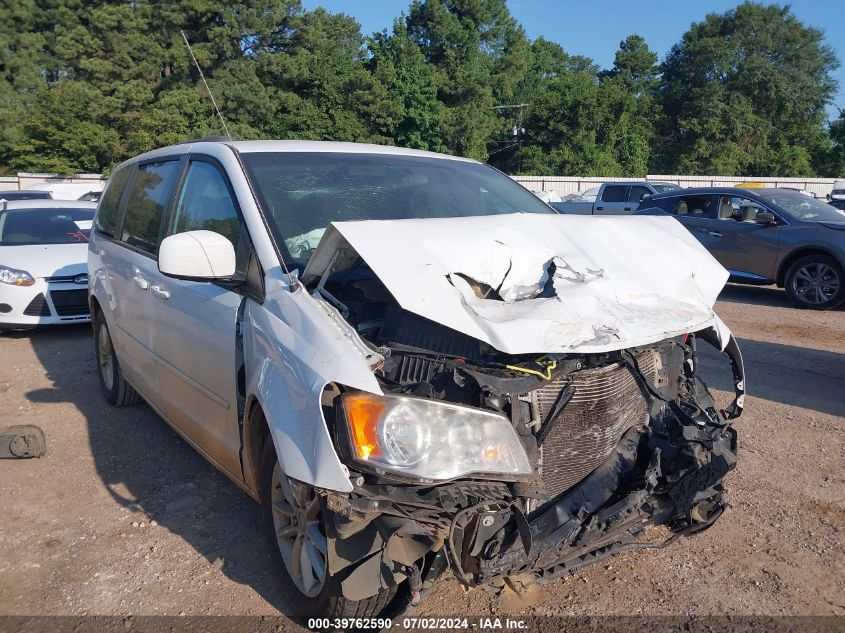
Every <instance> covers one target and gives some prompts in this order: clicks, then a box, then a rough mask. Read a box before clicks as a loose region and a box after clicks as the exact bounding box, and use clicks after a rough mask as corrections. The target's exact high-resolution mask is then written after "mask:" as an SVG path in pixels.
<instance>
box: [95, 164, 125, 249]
mask: <svg viewBox="0 0 845 633" xmlns="http://www.w3.org/2000/svg"><path fill="white" fill-rule="evenodd" d="M128 178H129V167H124V168H123V169H119V170H118V171H116V172H115V173H113V174H112V176H111V178H109V182H108V184H107V185H106V191H105V193H104V194H103V197H102V198H101V199H100V204H99V206H98V207H97V215H96V216H95V218H94V228H95V229H96V230H97V231H99V232H100V233H105V234H106V235H109V236H112V237H114V232H115V229H116V227H117V212H118V207H119V206H120V200H121V198H123V190H124V189H125V188H126V180H127V179H128Z"/></svg>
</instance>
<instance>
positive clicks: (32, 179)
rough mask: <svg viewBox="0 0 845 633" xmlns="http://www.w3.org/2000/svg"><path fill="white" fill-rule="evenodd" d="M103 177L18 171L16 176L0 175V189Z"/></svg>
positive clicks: (97, 175) (7, 189)
mask: <svg viewBox="0 0 845 633" xmlns="http://www.w3.org/2000/svg"><path fill="white" fill-rule="evenodd" d="M102 179H103V177H102V176H101V175H100V174H76V175H75V176H57V175H56V174H28V173H24V172H22V173H19V174H18V175H17V176H0V191H9V190H12V191H15V190H18V189H26V188H27V187H30V186H32V185H43V184H45V183H51V184H54V183H85V182H92V181H93V182H99V181H101V180H102Z"/></svg>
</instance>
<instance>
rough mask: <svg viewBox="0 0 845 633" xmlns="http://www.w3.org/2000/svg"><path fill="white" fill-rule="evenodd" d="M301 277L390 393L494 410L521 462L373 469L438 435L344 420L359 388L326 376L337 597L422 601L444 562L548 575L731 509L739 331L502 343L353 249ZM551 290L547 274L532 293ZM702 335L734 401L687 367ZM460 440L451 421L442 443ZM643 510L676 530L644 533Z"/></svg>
mask: <svg viewBox="0 0 845 633" xmlns="http://www.w3.org/2000/svg"><path fill="white" fill-rule="evenodd" d="M553 265H554V264H553ZM550 272H551V274H550V275H549V276H550V277H553V276H554V269H552V270H551V271H550ZM464 281H465V282H466V283H467V284H468V285H469V287H470V288H471V289H472V292H473V293H474V294H475V295H476V297H477V298H478V299H479V300H481V301H503V300H504V299H503V297H502V296H501V295H500V294H499V289H497V288H495V287H492V286H490V285H488V284H485V283H483V282H480V281H478V280H475V279H472V278H465V279H464ZM309 286H310V287H309V290H310V291H311V292H312V294H313V296H314V297H315V298H317V299H318V300H319V301H324V302H326V303H327V304H330V305H331V306H333V308H334V309H336V310H337V311H338V312H339V314H340V315H341V316H342V317H343V319H344V320H345V321H346V322H347V323H348V324H349V325H350V326H351V327H352V328H353V329H354V330H355V331H356V332H357V334H358V336H359V337H360V338H361V340H363V341H364V342H365V344H366V345H367V346H369V347H370V349H371V350H372V352H373V357H374V358H376V359H377V363H376V364H375V366H374V374H375V376H376V378H377V380H378V382H379V384H380V386H381V388H382V389H383V391H384V394H385V395H386V396H401V397H403V398H411V399H419V400H409V402H412V403H413V402H417V401H432V402H436V403H444V404H445V403H448V404H452V405H460V406H462V407H472V408H474V409H478V410H481V411H482V412H489V414H491V415H492V414H495V416H494V417H495V418H496V420H502V419H504V420H506V421H507V423H508V424H509V426H510V428H511V429H512V430H513V432H514V433H515V435H516V437H517V438H518V442H519V444H520V445H521V447H522V449H524V454H525V456H527V459H528V462H529V464H530V468H527V469H523V470H522V471H519V468H518V465H517V466H515V467H514V471H513V472H514V473H517V474H513V473H511V474H504V473H495V472H491V473H483V474H478V473H470V474H461V475H459V476H455V477H451V478H449V480H448V481H442V480H438V479H435V478H426V477H425V476H419V475H417V476H411V475H406V474H403V472H402V470H401V468H393V469H391V468H381V467H379V463H378V462H377V461H372V460H371V459H369V457H370V455H371V451H373V450H378V451H380V453H381V456H382V458H383V459H386V460H387V461H388V462H390V463H392V464H399V465H401V464H403V463H405V462H403V460H407V463H410V462H411V461H412V460H411V457H409V454H411V453H413V452H414V451H418V450H421V449H420V446H421V445H423V444H425V443H426V442H428V443H429V444H428V445H430V446H435V445H437V444H436V442H437V441H438V438H436V437H434V438H432V437H429V436H424V434H422V432H418V431H415V430H414V429H413V428H411V430H410V431H409V430H402V431H401V432H395V433H394V435H392V436H389V435H390V432H391V431H390V429H387V430H385V429H384V428H382V427H380V428H378V429H370V430H369V431H368V430H367V429H364V430H361V431H360V432H361V433H362V434H366V433H369V432H372V433H373V434H376V435H377V434H381V435H378V438H377V439H374V440H372V441H371V444H366V442H367V441H369V440H366V438H364V439H362V438H359V437H354V436H355V435H356V434H357V433H359V429H358V427H356V426H355V425H353V424H351V423H350V419H349V418H350V416H351V415H352V414H353V409H351V407H354V406H357V407H359V408H360V407H361V406H364V407H366V406H369V405H368V404H367V402H364V403H363V404H361V403H357V404H356V400H355V398H356V397H357V396H356V395H355V394H354V393H350V392H348V391H345V390H344V388H343V387H342V386H339V385H330V386H329V387H327V389H326V392H325V393H324V397H323V405H324V412H325V414H326V419H327V421H329V424H330V430H331V432H332V433H333V435H334V438H335V443H336V446H337V447H338V451H339V453H340V455H341V458H342V459H343V461H344V463H346V464H347V465H348V466H349V469H350V478H351V480H352V481H353V483H354V484H355V487H354V490H353V491H352V493H350V494H341V493H328V494H327V497H326V504H327V507H328V509H329V510H330V511H331V516H332V521H330V522H329V525H328V526H327V530H328V533H327V535H326V536H327V537H328V544H329V546H328V550H329V555H328V563H329V568H330V569H331V570H332V572H333V573H341V574H343V577H344V580H343V582H342V590H343V594H344V595H345V596H346V597H348V598H350V599H363V598H365V597H368V596H370V595H374V594H375V593H376V592H377V591H379V590H380V589H382V588H385V587H389V586H391V585H399V584H400V583H401V584H402V586H403V587H406V588H407V591H406V592H405V594H406V595H405V597H406V598H407V600H406V603H411V604H415V603H416V602H417V601H419V600H420V599H421V597H422V596H423V595H424V594H425V592H426V591H427V589H428V588H429V587H430V586H431V584H432V583H433V581H434V580H435V579H436V578H437V577H438V576H439V575H440V574H442V573H443V572H444V571H446V570H449V569H450V570H451V571H452V573H453V574H454V575H455V576H456V577H457V578H458V580H459V581H460V582H462V583H463V584H464V585H466V586H479V585H483V586H487V587H492V588H494V589H502V588H508V587H513V586H514V583H513V579H521V582H525V579H526V578H527V579H528V581H529V582H531V581H543V580H548V579H551V578H555V577H558V576H560V575H562V574H565V573H568V572H572V571H574V570H575V569H578V568H579V567H582V566H584V565H587V564H589V563H592V562H595V561H598V560H601V559H603V558H605V557H607V556H610V555H612V554H614V553H616V552H619V551H622V550H625V549H630V548H635V547H656V546H662V545H665V544H667V543H668V542H671V541H673V540H674V539H676V538H678V537H679V536H681V535H685V534H691V533H694V532H698V531H701V530H703V529H706V528H707V527H709V526H710V525H712V524H713V522H714V521H715V520H716V519H717V518H718V517H719V516H720V515H721V513H722V512H723V510H724V507H725V504H724V501H723V498H722V495H723V487H722V478H723V477H724V475H725V474H726V473H727V472H728V471H730V470H731V469H732V468H733V467H734V465H735V462H736V435H735V432H734V430H733V429H732V428H731V427H730V425H729V422H728V420H729V419H730V418H733V417H736V416H738V415H739V414H740V412H741V407H742V395H743V389H744V384H743V383H744V377H743V368H742V360H741V357H740V355H739V352H738V349H737V348H736V344H735V342H734V341H733V339H732V338H731V340H730V342H729V343H728V344H727V345H719V342H718V340H717V334H716V333H715V332H714V331H713V330H712V329H710V330H704V331H701V332H699V333H693V332H690V333H686V334H682V335H679V336H673V337H671V338H668V339H665V340H662V341H659V342H656V343H650V344H647V345H642V346H638V347H633V348H629V349H622V350H613V351H607V352H603V353H555V354H516V355H514V354H505V353H502V352H500V351H498V350H497V349H495V348H494V347H492V346H491V345H490V344H488V343H486V342H484V341H481V340H479V339H477V338H474V337H472V336H469V335H467V334H465V333H463V332H459V331H456V330H454V329H451V328H449V327H447V326H445V325H442V324H440V323H437V322H435V321H432V320H429V319H427V318H425V317H422V316H419V315H418V314H415V313H413V312H410V311H408V310H405V309H403V308H402V307H401V306H400V305H399V304H398V302H397V301H396V300H395V299H394V297H393V295H392V294H391V292H390V291H389V290H388V288H387V287H385V285H384V284H383V283H382V281H381V280H380V279H379V277H378V276H377V275H376V274H374V273H373V271H372V270H371V268H370V267H369V266H368V265H367V263H366V262H365V261H364V260H363V259H358V260H357V261H355V262H354V263H351V265H350V263H349V262H347V264H346V265H345V266H344V268H343V269H342V270H339V271H332V272H331V273H329V272H327V273H326V274H324V275H323V276H322V278H321V279H319V280H318V281H314V282H313V283H311V284H309ZM544 292H546V293H551V292H553V290H552V289H551V288H548V289H546V288H543V287H540V288H539V289H538V292H537V293H535V296H538V297H541V298H542V296H543V293H544ZM701 341H705V342H707V343H710V344H713V345H715V346H716V347H717V348H724V353H725V355H726V356H727V357H728V358H729V360H730V361H731V364H732V367H733V374H734V383H735V385H736V387H737V389H736V391H737V398H736V400H735V401H734V403H733V404H732V405H731V406H730V407H728V408H727V409H726V410H723V411H720V410H718V409H717V407H716V404H715V402H714V400H713V398H712V397H711V395H710V394H709V392H708V390H707V388H706V386H705V385H704V383H703V382H702V381H701V380H700V379H699V377H698V376H697V358H696V346H697V345H698V344H699V342H701ZM350 403H352V404H350ZM379 406H380V405H379ZM362 428H363V427H362ZM362 437H363V435H362ZM458 437H460V436H458ZM440 439H442V438H440ZM455 443H456V440H454V438H452V437H451V436H450V438H449V440H448V441H446V443H444V444H441V445H440V446H443V449H441V450H446V446H447V444H448V445H453V444H455ZM457 443H460V442H457ZM352 447H358V449H359V450H357V452H356V449H355V448H352ZM367 447H369V448H367ZM483 448H484V451H486V452H489V453H490V455H491V456H492V457H491V459H493V460H494V461H495V459H501V460H503V461H502V463H505V462H507V460H508V459H510V457H509V456H508V455H507V454H505V453H506V452H507V451H505V450H503V449H502V448H501V447H497V446H493V445H491V447H490V448H486V447H483ZM363 449H366V450H363ZM450 450H452V449H450ZM485 454H486V453H485ZM450 455H451V454H450ZM450 459H451V458H450ZM513 462H514V460H513V459H511V462H508V463H513ZM385 463H387V462H385ZM649 525H665V526H666V527H667V528H668V530H669V531H670V532H671V534H670V536H668V537H667V538H665V539H663V540H661V541H660V542H658V543H653V542H648V543H645V542H640V541H639V540H638V539H639V537H640V535H641V533H642V531H643V530H644V528H646V527H647V526H649ZM405 581H407V582H405Z"/></svg>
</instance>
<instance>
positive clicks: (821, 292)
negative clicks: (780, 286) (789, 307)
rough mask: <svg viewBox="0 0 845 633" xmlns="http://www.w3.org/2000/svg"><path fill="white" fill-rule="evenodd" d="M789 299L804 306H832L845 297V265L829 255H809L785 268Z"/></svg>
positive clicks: (820, 308)
mask: <svg viewBox="0 0 845 633" xmlns="http://www.w3.org/2000/svg"><path fill="white" fill-rule="evenodd" d="M784 281H785V289H786V295H787V297H789V299H790V300H791V301H792V302H793V303H794V304H796V305H797V306H798V307H801V308H809V309H811V310H830V309H831V308H835V307H836V306H838V305H839V304H840V303H842V302H843V301H845V279H843V274H842V267H841V266H840V265H839V264H838V263H837V262H836V261H835V260H834V259H833V258H832V257H828V256H827V255H821V254H819V255H807V256H806V257H802V258H801V259H798V260H796V261H795V262H794V263H793V264H792V265H791V266H790V267H789V270H787V271H786V277H785V279H784Z"/></svg>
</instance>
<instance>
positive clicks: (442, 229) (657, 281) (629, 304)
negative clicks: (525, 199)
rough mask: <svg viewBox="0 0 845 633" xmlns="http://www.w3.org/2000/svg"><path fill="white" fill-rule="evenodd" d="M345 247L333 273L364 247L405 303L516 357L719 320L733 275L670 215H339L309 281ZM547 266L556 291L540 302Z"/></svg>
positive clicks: (619, 344)
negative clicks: (495, 295) (484, 293)
mask: <svg viewBox="0 0 845 633" xmlns="http://www.w3.org/2000/svg"><path fill="white" fill-rule="evenodd" d="M338 250H341V253H340V256H339V257H338V259H337V261H336V264H335V266H336V268H337V269H342V268H343V267H345V266H348V265H349V264H350V263H351V262H352V261H354V259H355V257H356V253H357V255H360V257H362V258H363V259H364V260H365V261H366V262H367V264H368V265H369V266H370V268H372V270H373V272H374V273H375V274H376V275H378V277H379V278H380V279H381V281H382V282H383V283H384V284H385V286H386V287H387V289H388V290H389V291H390V292H391V294H392V295H393V296H394V298H395V299H396V300H397V302H398V303H399V304H400V305H401V306H402V307H403V308H404V309H406V310H408V311H410V312H413V313H415V314H418V315H420V316H423V317H425V318H428V319H431V320H433V321H437V322H439V323H441V324H443V325H445V326H447V327H450V328H452V329H454V330H457V331H459V332H463V333H465V334H468V335H469V336H472V337H474V338H477V339H479V340H481V341H484V342H486V343H489V344H490V345H492V346H493V347H494V348H496V349H498V350H500V351H502V352H505V353H510V354H527V353H567V352H580V353H597V352H605V351H611V350H618V349H624V348H629V347H634V346H637V345H645V344H649V343H653V342H656V341H660V340H663V339H666V338H669V337H672V336H677V335H679V334H683V333H686V332H695V331H699V330H702V329H704V328H708V327H717V326H718V324H720V323H721V321H718V318H717V317H716V315H715V313H714V312H713V304H714V303H715V301H716V297H717V296H718V294H719V292H720V291H721V289H722V287H723V286H724V285H725V283H726V281H727V279H728V273H727V271H726V270H725V269H724V268H723V267H722V266H721V265H720V264H719V263H718V262H717V261H716V260H715V259H713V257H712V256H711V255H710V254H709V253H708V252H707V251H706V250H705V249H704V248H703V247H702V246H701V245H700V244H699V243H698V242H697V241H696V240H695V238H694V237H692V235H690V233H689V232H688V231H687V230H686V229H685V228H683V227H682V226H681V225H680V224H679V223H678V222H677V221H676V220H675V219H674V218H671V217H655V216H638V217H629V216H621V217H619V216H617V217H586V216H567V215H539V214H513V215H498V216H484V217H462V218H442V219H441V218H438V219H418V220H388V221H373V220H370V221H361V222H338V223H334V224H332V225H331V226H330V227H329V229H328V230H327V231H326V234H325V236H324V237H323V239H322V241H321V242H320V245H319V246H318V248H317V251H316V252H315V253H314V255H313V257H312V258H311V261H310V263H309V264H308V267H307V268H306V270H305V272H304V273H303V276H302V280H303V282H304V283H309V282H310V281H313V280H314V279H316V278H318V277H319V276H320V275H321V274H322V273H323V271H324V270H325V269H326V267H327V266H328V265H329V263H330V262H331V260H332V258H333V257H334V254H335V252H336V251H338ZM550 261H554V262H555V265H556V267H557V270H556V272H555V275H554V278H553V279H552V280H551V284H552V285H553V289H554V293H553V296H551V297H548V298H542V297H537V296H535V295H536V294H537V293H538V292H539V290H540V289H541V288H542V287H543V285H545V284H544V282H545V281H546V280H545V279H544V273H545V272H546V270H547V264H548V262H550ZM466 278H469V279H472V280H475V281H476V282H482V283H484V284H487V285H489V286H492V287H494V288H496V287H498V286H499V284H501V288H500V293H499V294H500V295H501V297H502V299H504V301H501V300H492V299H482V298H479V297H478V296H477V295H476V293H475V292H474V291H473V289H472V287H471V284H470V283H469V282H467V281H466ZM719 327H720V328H724V324H721V326H719ZM725 329H726V328H725ZM719 332H720V338H722V342H723V346H724V345H725V344H727V339H726V338H725V336H724V334H723V331H722V330H721V329H720V330H719Z"/></svg>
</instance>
